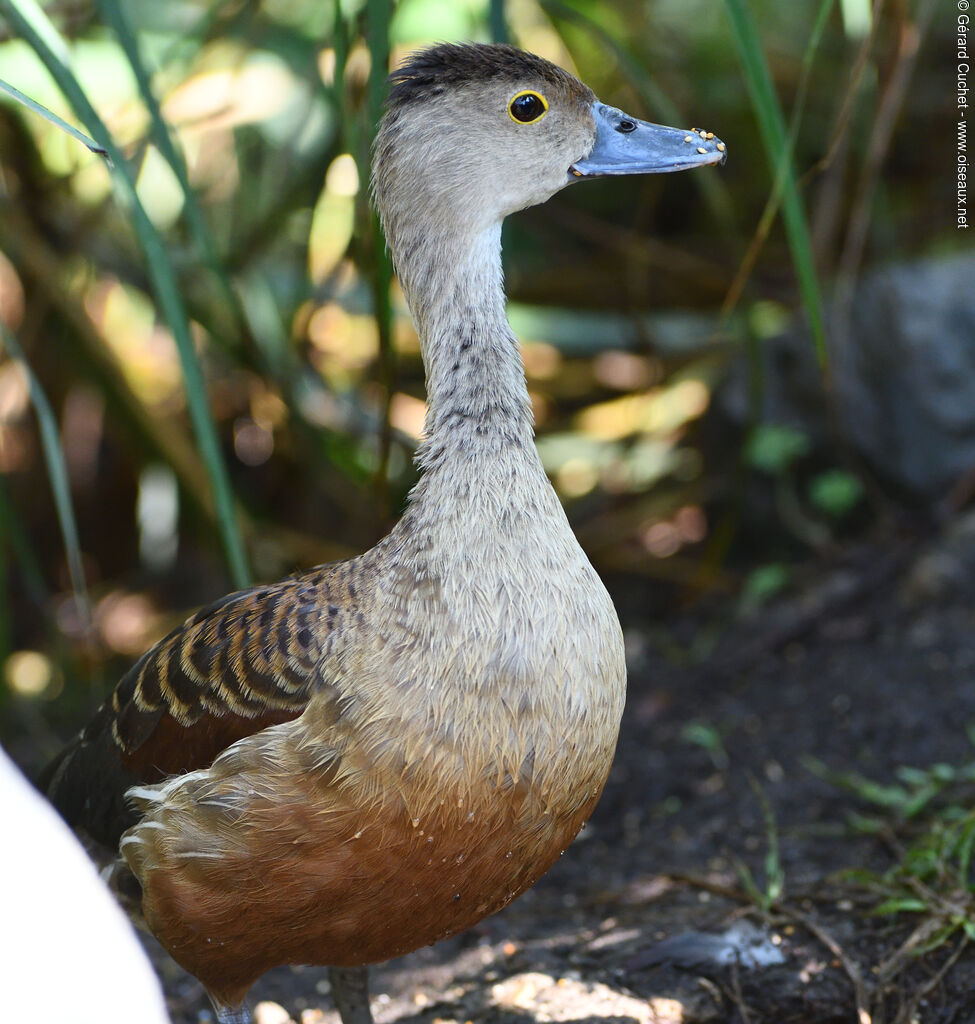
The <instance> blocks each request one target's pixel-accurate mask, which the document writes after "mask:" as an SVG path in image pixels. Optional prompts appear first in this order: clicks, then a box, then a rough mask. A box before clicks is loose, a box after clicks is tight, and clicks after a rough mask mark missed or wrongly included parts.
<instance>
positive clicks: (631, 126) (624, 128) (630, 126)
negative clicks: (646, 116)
mask: <svg viewBox="0 0 975 1024" xmlns="http://www.w3.org/2000/svg"><path fill="white" fill-rule="evenodd" d="M616 130H617V131H618V132H622V133H623V134H624V135H628V134H629V133H630V132H635V131H636V121H626V120H623V121H620V123H619V124H618V125H617V126H616Z"/></svg>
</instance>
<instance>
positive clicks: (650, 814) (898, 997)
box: [152, 524, 975, 1024]
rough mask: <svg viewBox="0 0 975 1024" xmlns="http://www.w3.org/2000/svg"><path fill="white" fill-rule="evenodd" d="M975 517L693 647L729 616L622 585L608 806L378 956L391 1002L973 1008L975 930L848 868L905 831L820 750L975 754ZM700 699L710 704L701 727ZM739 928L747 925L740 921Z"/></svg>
mask: <svg viewBox="0 0 975 1024" xmlns="http://www.w3.org/2000/svg"><path fill="white" fill-rule="evenodd" d="M970 525H971V524H969V527H968V528H969V529H970ZM972 532H975V531H972ZM959 537H961V540H959ZM968 537H969V534H968V533H966V532H965V530H961V531H960V533H959V531H957V530H956V531H955V533H954V534H950V535H949V536H948V537H947V538H942V539H940V540H939V541H938V542H936V543H934V544H933V545H929V546H928V547H926V548H924V549H918V548H917V547H916V546H915V547H912V548H910V549H907V550H906V551H903V552H897V551H894V552H891V551H889V550H888V551H883V550H876V549H871V550H864V551H860V552H859V553H858V554H856V555H854V556H852V557H851V556H849V555H847V556H845V557H844V562H843V564H842V565H834V566H832V567H821V568H820V569H819V570H817V572H816V574H815V578H814V579H813V580H812V581H811V582H810V583H809V584H808V585H807V586H806V587H804V588H803V589H802V592H801V593H800V594H798V595H797V596H795V597H793V598H792V599H791V600H783V601H780V602H777V604H776V610H775V612H774V613H773V612H769V613H765V614H763V615H761V616H758V617H753V618H751V619H749V620H744V621H737V622H736V623H731V624H728V625H727V626H726V628H725V629H724V631H723V633H722V636H721V640H720V642H719V643H718V645H717V646H716V647H715V649H714V651H713V652H712V654H711V656H710V657H709V658H708V660H707V661H706V662H704V663H703V664H700V663H699V664H696V665H693V666H684V667H682V666H681V665H680V664H677V663H676V662H678V661H679V660H680V659H679V658H677V657H675V655H674V651H675V650H677V651H680V650H682V649H686V648H683V647H682V646H681V645H686V644H689V642H690V641H691V640H692V638H693V637H694V636H695V635H701V633H702V632H703V631H704V630H705V629H706V628H707V626H708V625H709V623H711V622H713V621H714V619H713V615H712V616H711V617H710V618H709V617H707V616H704V615H703V614H702V613H701V612H700V611H696V612H694V613H692V614H676V615H673V616H671V617H670V618H669V619H668V620H665V621H663V622H659V621H658V622H656V623H655V624H654V625H653V626H651V623H650V621H649V618H650V614H649V610H648V609H646V608H644V607H643V606H642V604H641V596H640V593H639V591H638V590H634V588H633V587H632V586H627V587H621V588H620V589H619V592H618V603H619V606H620V609H621V615H622V618H623V620H624V625H625V628H626V631H627V635H628V643H629V645H630V648H631V654H632V658H631V672H630V691H629V701H628V705H627V710H626V715H625V718H624V722H623V731H622V736H621V738H620V745H619V752H618V755H617V758H616V763H615V766H614V769H613V772H612V775H611V778H610V780H609V784H608V786H607V788H606V792H605V795H604V797H603V799H602V802H601V803H600V805H599V807H598V809H597V811H596V813H595V815H594V816H593V819H592V821H591V822H590V823H589V825H588V827H587V829H586V830H585V832H584V833H583V834H582V836H581V837H580V839H579V840H578V841H577V842H576V843H575V844H574V845H573V846H572V847H571V849H569V850H568V851H567V852H566V854H565V856H564V857H563V858H562V859H561V861H560V862H559V863H558V864H557V865H556V866H555V868H553V870H552V871H551V872H550V873H549V874H548V875H547V876H546V877H545V878H544V879H543V880H542V881H541V882H540V883H539V885H538V886H536V888H535V889H534V890H533V891H531V892H530V893H528V894H527V895H525V896H523V897H522V898H521V899H520V900H518V901H516V902H515V903H514V904H513V905H512V906H510V907H509V908H507V909H506V910H505V911H504V912H503V913H501V914H499V915H497V916H496V917H494V918H491V919H489V920H487V921H484V922H483V923H482V924H481V925H479V926H478V927H477V928H475V929H473V930H471V931H470V932H468V933H466V934H464V935H462V936H458V937H456V938H454V939H451V940H448V941H446V942H443V943H441V944H439V945H437V946H435V947H432V948H429V949H424V950H421V951H419V952H417V953H414V954H412V955H411V956H408V957H404V958H402V959H400V960H397V961H394V962H391V963H389V964H386V965H381V966H379V967H378V968H375V969H374V972H373V996H374V998H373V1008H374V1011H375V1014H376V1017H377V1020H378V1021H379V1022H388V1021H394V1020H395V1021H400V1022H401V1024H437V1022H441V1024H448V1022H458V1024H462V1022H465V1021H474V1022H483V1024H528V1022H531V1021H573V1022H576V1024H583V1022H596V1021H599V1022H617V1024H622V1022H631V1021H637V1022H640V1024H645V1022H646V1024H649V1022H661V1024H663V1022H667V1024H671V1022H672V1024H677V1022H683V1024H689V1022H713V1024H724V1022H727V1024H733V1022H734V1024H762V1022H766V1024H772V1022H775V1024H789V1022H796V1024H847V1022H849V1024H911V1022H915V1021H916V1022H922V1024H969V1022H973V1021H975V956H973V955H972V952H971V950H970V949H969V948H967V946H966V944H965V941H964V939H962V938H959V935H960V933H956V935H955V936H954V937H953V938H952V940H951V941H949V942H947V943H944V944H942V945H940V946H939V947H938V948H937V949H935V950H934V951H932V952H930V953H928V954H926V955H923V956H917V955H915V954H913V953H912V952H911V948H912V947H913V946H914V945H916V944H917V943H918V942H919V940H920V939H921V938H922V937H923V935H924V932H923V930H922V932H920V933H919V932H917V931H916V929H917V927H918V926H919V925H923V923H924V919H923V917H922V916H921V915H916V914H900V915H897V916H896V917H890V916H879V915H875V914H872V913H871V909H872V907H873V906H874V905H875V904H876V898H875V897H870V896H868V895H867V894H865V893H864V892H863V891H862V890H858V889H856V888H855V887H853V886H852V885H851V884H850V883H849V882H848V881H845V880H844V879H843V877H842V875H841V873H842V872H844V871H845V870H847V869H850V868H853V867H869V868H872V869H874V870H878V871H883V870H885V869H886V868H888V867H889V866H890V865H891V864H892V863H893V861H894V852H893V849H892V845H891V841H890V837H888V841H886V842H885V841H884V840H883V838H882V837H877V836H869V835H863V834H860V833H857V832H856V831H854V830H852V829H851V828H850V827H849V826H848V824H847V819H848V815H849V812H850V811H851V810H861V811H862V810H863V807H862V805H859V804H858V801H857V800H856V798H855V797H854V796H852V795H851V794H850V793H848V792H846V791H844V790H842V789H840V788H838V787H836V786H835V785H833V784H831V783H829V782H827V781H824V780H823V779H822V778H821V777H819V776H818V775H817V774H815V773H814V772H813V771H811V770H810V769H809V767H808V760H807V759H808V757H810V756H812V757H815V758H816V759H818V760H819V761H820V762H823V763H824V764H825V765H826V766H827V767H828V768H829V769H831V770H835V771H851V770H855V771H859V772H861V773H863V774H864V775H867V776H869V777H871V778H875V779H877V780H878V781H886V782H889V781H890V780H891V779H892V778H893V773H894V772H895V770H896V769H897V768H898V767H899V766H902V765H915V766H921V767H923V766H927V765H930V764H932V763H934V762H946V763H950V764H963V763H968V762H970V761H972V760H975V756H973V754H975V752H973V749H972V746H971V743H970V741H969V739H968V738H967V735H966V725H967V724H968V723H970V722H973V721H975V573H969V572H968V571H967V570H966V569H965V565H966V562H968V560H969V559H970V558H971V555H972V551H973V550H975V548H973V547H971V546H966V545H968V544H969V541H968V540H967V538H968ZM959 545H961V547H959ZM969 564H970V563H969ZM718 614H720V611H719V612H718ZM688 722H696V723H698V725H699V726H700V727H703V728H700V729H699V730H698V736H699V741H698V742H693V736H691V737H689V735H688V731H687V723H688ZM701 737H703V738H704V740H705V742H701V741H700V739H701ZM715 737H718V738H719V741H720V742H718V743H715V742H714V738H715ZM761 794H764V796H762V795H761ZM763 800H764V801H766V806H767V810H768V811H769V812H770V815H771V818H772V819H773V820H774V823H775V829H776V830H777V834H778V842H779V856H780V864H781V869H782V871H783V873H784V891H783V893H782V894H781V896H779V897H778V899H777V900H776V901H775V902H774V904H773V905H772V906H771V907H770V908H767V912H763V911H762V910H761V908H760V907H759V906H758V905H757V903H756V900H755V899H754V897H749V895H748V894H747V892H746V891H745V887H744V886H743V884H742V880H741V864H746V865H748V867H749V868H750V870H751V871H752V873H753V875H754V877H755V878H756V879H757V882H758V886H759V888H760V889H761V888H762V886H763V885H764V881H763V878H764V876H763V869H762V865H763V861H764V859H765V857H766V854H767V851H768V842H769V826H768V818H767V816H766V814H765V812H764V811H763ZM729 929H732V930H733V931H734V932H735V934H737V935H738V936H739V938H740V936H741V935H744V936H745V938H746V940H747V941H745V942H744V943H742V942H738V943H737V944H735V943H731V942H729V940H727V939H721V938H720V936H721V935H722V934H723V933H725V932H727V931H728V930H729ZM715 936H719V938H715ZM905 943H907V945H906V946H905V945H904V944H905ZM736 949H737V952H735V950H736ZM152 955H153V958H154V959H155V961H156V963H157V966H158V968H159V970H160V972H161V974H162V976H163V978H164V983H165V986H166V990H167V994H168V996H169V998H170V1008H171V1012H172V1015H173V1021H174V1024H191V1022H192V1024H198V1022H202V1021H205V1020H208V1019H210V1018H209V1011H208V1010H207V1004H206V1000H205V997H204V995H203V993H202V990H201V989H200V987H199V985H198V984H197V983H196V982H195V981H193V979H191V978H189V977H188V976H187V975H185V974H184V973H183V972H181V971H180V970H179V969H178V968H177V967H175V965H173V964H172V962H171V961H169V960H168V958H167V957H166V956H165V954H163V953H162V952H161V951H159V950H158V949H155V950H153V951H152ZM715 958H717V960H716V959H715ZM722 959H723V961H724V962H723V963H722V962H717V961H718V960H722ZM776 961H777V962H776ZM762 964H764V965H762ZM253 996H254V999H255V1002H256V1003H259V1004H260V1005H259V1006H258V1014H257V1019H258V1024H283V1022H284V1021H287V1020H288V1019H289V1016H290V1018H291V1019H293V1020H294V1021H298V1022H300V1024H316V1022H319V1021H322V1022H327V1024H333V1022H335V1021H336V1020H337V1017H336V1015H335V1013H334V1010H333V1009H332V1008H331V1001H330V998H329V996H328V985H327V981H326V977H325V972H324V970H322V969H319V968H310V967H309V968H290V969H280V970H277V971H273V972H271V973H270V974H268V975H267V976H266V977H265V978H264V979H263V980H262V981H261V982H260V983H259V984H258V986H257V987H256V988H255V990H254V992H253Z"/></svg>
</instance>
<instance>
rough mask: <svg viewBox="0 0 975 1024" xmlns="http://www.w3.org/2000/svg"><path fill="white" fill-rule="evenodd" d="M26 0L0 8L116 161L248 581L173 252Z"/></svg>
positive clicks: (221, 518)
mask: <svg viewBox="0 0 975 1024" xmlns="http://www.w3.org/2000/svg"><path fill="white" fill-rule="evenodd" d="M24 3H25V0H0V10H2V11H3V12H4V14H5V15H6V17H7V19H8V21H9V22H10V24H11V26H12V27H13V28H14V30H15V31H16V32H18V33H19V34H20V35H21V36H22V37H23V38H24V39H25V40H26V41H27V43H28V44H29V45H30V46H31V48H32V49H33V50H34V52H35V53H36V54H37V56H38V57H39V58H40V60H41V62H42V63H43V64H44V66H45V67H46V68H47V70H48V71H49V72H50V74H51V76H52V77H53V78H54V80H55V82H56V83H57V85H58V87H59V88H60V89H61V91H62V93H63V94H64V96H65V98H66V99H67V101H68V102H69V103H70V104H71V107H72V109H73V110H74V112H75V114H76V115H77V117H78V119H79V120H80V121H81V122H82V123H83V124H84V125H85V127H86V128H87V129H88V131H89V132H91V134H92V136H93V138H94V139H95V141H96V143H98V145H100V146H102V147H104V148H105V150H107V152H108V153H109V155H110V156H111V158H112V160H113V163H114V166H113V169H112V175H113V180H114V183H115V194H116V197H117V199H118V201H119V203H120V205H121V206H122V208H123V210H124V211H125V213H126V214H127V216H128V218H129V221H130V223H131V224H132V227H133V229H134V230H135V233H136V236H137V238H138V240H139V243H140V245H141V246H142V250H143V252H144V254H145V258H146V264H147V267H148V271H149V276H150V278H151V280H152V283H153V287H154V289H155V292H156V296H157V298H158V300H159V305H160V308H161V309H162V312H163V315H164V317H165V319H166V321H167V323H168V324H169V326H170V329H171V330H172V332H173V339H174V341H175V343H176V348H177V351H178V353H179V358H180V364H181V367H182V371H183V386H184V389H185V391H186V401H187V405H188V407H189V412H190V420H191V421H192V423H193V429H194V431H195V433H196V439H197V444H198V446H199V448H200V454H201V455H202V457H203V460H204V462H205V463H206V466H207V473H208V475H209V477H210V485H211V487H212V488H213V497H214V504H215V506H216V512H217V519H218V522H219V525H220V533H221V537H222V539H223V544H224V549H225V553H226V556H227V561H228V563H229V566H230V571H231V575H232V577H233V580H234V583H235V585H236V586H238V587H243V586H246V585H247V583H248V582H249V578H250V574H249V572H248V568H247V556H246V554H245V551H244V544H243V540H242V538H241V534H240V529H239V526H238V523H237V518H236V514H235V510H234V500H233V493H232V491H231V487H230V477H229V475H228V473H227V467H226V464H225V463H224V460H223V456H222V453H221V451H220V443H219V439H218V436H217V431H216V427H215V426H214V422H213V417H212V414H211V412H210V404H209V399H208V396H207V392H206V384H205V381H204V377H203V372H202V370H201V368H200V363H199V361H198V359H197V356H196V351H195V349H194V347H193V339H192V336H191V334H190V326H189V320H188V318H187V316H186V310H185V308H184V306H183V300H182V298H181V296H180V293H179V287H178V284H177V281H176V275H175V273H174V271H173V267H172V264H171V262H170V260H169V255H168V253H167V252H166V248H165V246H164V244H163V240H162V238H161V236H160V234H159V232H158V231H157V230H156V228H155V226H154V225H153V223H152V221H151V220H150V219H149V216H148V215H147V213H146V211H145V208H144V207H143V206H142V203H141V201H140V200H139V196H138V193H137V192H136V188H135V180H134V178H133V176H132V173H131V171H130V170H129V167H128V164H127V163H126V161H125V158H124V156H123V154H122V153H121V151H120V150H119V149H118V147H117V146H116V145H115V142H114V141H113V140H112V138H111V136H110V135H109V133H108V129H107V128H106V127H105V124H104V122H103V121H102V119H101V118H100V117H99V116H98V114H97V113H96V111H95V108H94V107H93V106H92V105H91V102H90V101H89V99H88V97H87V96H86V95H85V92H84V90H83V89H82V88H81V85H80V84H79V82H78V80H77V78H76V77H75V75H74V73H73V72H72V71H71V70H70V68H69V67H68V66H67V65H66V64H65V63H64V61H62V60H61V59H60V58H59V57H58V56H57V55H56V53H55V52H54V50H53V49H52V48H51V47H50V46H48V44H47V42H46V41H45V40H44V39H43V38H42V37H41V35H40V34H39V33H38V32H37V31H36V29H35V28H34V27H33V25H32V24H31V22H30V20H29V19H28V18H27V17H25V15H24V13H23V11H22V10H21V8H22V6H23V5H24Z"/></svg>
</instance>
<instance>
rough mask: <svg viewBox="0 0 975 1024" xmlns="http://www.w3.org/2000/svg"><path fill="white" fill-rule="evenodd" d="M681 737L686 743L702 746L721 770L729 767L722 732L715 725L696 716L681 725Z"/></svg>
mask: <svg viewBox="0 0 975 1024" xmlns="http://www.w3.org/2000/svg"><path fill="white" fill-rule="evenodd" d="M680 738H681V739H682V740H683V741H684V742H685V743H693V744H694V745H695V746H698V747H702V748H703V749H704V750H705V751H706V752H707V755H708V757H710V758H711V763H712V764H713V765H714V767H715V768H716V769H717V770H718V771H719V772H723V771H725V769H726V768H727V767H728V752H727V751H726V750H725V748H724V741H723V740H722V739H721V733H720V732H719V731H718V730H717V729H716V728H715V727H714V726H713V725H710V724H709V723H708V722H702V721H701V720H700V719H696V718H695V719H694V720H693V721H690V722H686V723H685V724H684V725H683V726H682V727H681V731H680Z"/></svg>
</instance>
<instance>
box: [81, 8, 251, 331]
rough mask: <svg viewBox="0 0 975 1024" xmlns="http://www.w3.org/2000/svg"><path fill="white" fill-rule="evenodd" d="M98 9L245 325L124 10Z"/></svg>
mask: <svg viewBox="0 0 975 1024" xmlns="http://www.w3.org/2000/svg"><path fill="white" fill-rule="evenodd" d="M96 6H97V8H98V11H99V13H100V14H101V17H102V20H103V21H104V22H105V24H106V25H108V26H109V27H110V28H111V29H112V31H113V32H114V33H115V37H116V39H117V40H118V42H119V45H120V46H121V47H122V52H123V53H124V54H125V57H126V59H127V60H128V62H129V66H130V67H131V68H132V74H133V75H134V76H135V80H136V83H137V85H138V88H139V94H140V95H141V97H142V102H143V103H144V104H145V105H146V110H147V111H148V112H149V118H150V131H149V137H150V139H151V140H152V142H153V143H154V144H155V146H156V148H157V149H158V150H159V152H160V154H161V155H162V157H163V159H165V160H166V162H167V163H168V164H169V166H170V167H171V168H172V170H173V174H174V175H175V176H176V180H177V181H178V182H179V187H180V189H181V190H182V192H183V216H184V218H185V219H186V224H187V226H188V227H189V230H190V235H191V236H192V238H193V241H194V242H195V243H196V246H197V249H198V250H199V254H200V257H201V258H202V260H203V262H204V263H205V264H206V265H207V266H208V267H209V269H210V270H211V271H212V273H213V275H214V277H215V278H216V280H217V285H218V286H219V288H220V291H221V293H222V294H223V299H224V302H226V304H227V306H228V308H229V309H231V310H233V312H234V314H235V316H236V319H237V321H238V323H242V322H243V321H244V317H243V315H242V311H241V308H240V303H239V302H238V299H237V295H236V293H235V292H234V290H233V288H232V287H231V284H230V279H229V278H228V276H227V273H226V271H225V269H224V267H223V264H222V262H221V260H220V257H219V255H218V254H217V247H216V244H215V243H214V240H213V235H212V233H211V232H210V228H209V226H208V225H207V222H206V220H205V219H204V217H203V211H202V210H201V209H200V204H199V203H198V202H197V198H196V192H195V191H194V190H193V187H192V186H191V185H190V179H189V172H188V170H187V167H186V160H185V159H184V157H183V154H182V153H181V152H180V151H179V150H178V149H177V147H176V145H175V143H174V142H173V137H172V135H171V133H170V130H169V125H168V124H167V123H166V121H165V119H164V118H163V115H162V110H161V108H160V106H159V101H158V100H157V99H156V95H155V93H154V92H153V90H152V81H151V78H150V75H149V71H148V69H147V68H146V65H145V62H144V61H143V59H142V55H141V53H140V52H139V45H138V42H137V40H136V38H135V34H134V33H133V31H132V28H131V26H130V25H129V23H128V21H127V20H126V18H125V15H124V14H123V13H122V7H121V5H120V4H119V3H118V2H117V0H96Z"/></svg>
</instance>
